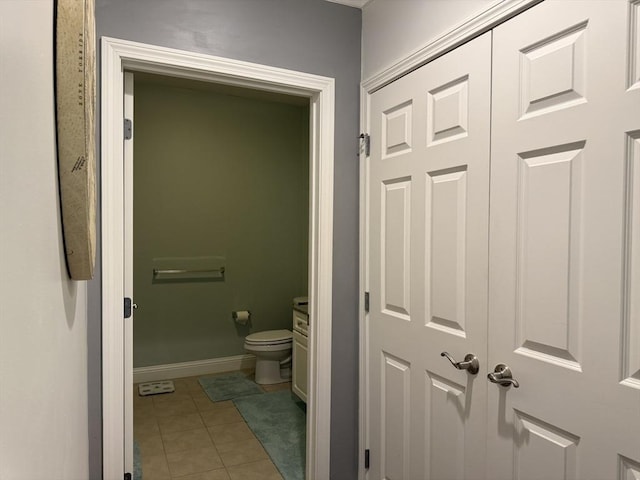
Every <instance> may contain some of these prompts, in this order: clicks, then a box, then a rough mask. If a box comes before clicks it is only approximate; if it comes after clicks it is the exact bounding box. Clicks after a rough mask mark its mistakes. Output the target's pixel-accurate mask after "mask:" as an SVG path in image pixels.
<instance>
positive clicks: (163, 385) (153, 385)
mask: <svg viewBox="0 0 640 480" xmlns="http://www.w3.org/2000/svg"><path fill="white" fill-rule="evenodd" d="M175 391H176V387H174V385H173V381H171V380H163V381H161V382H148V383H141V384H140V385H138V393H139V394H140V396H141V397H146V396H147V395H158V394H159V393H171V392H175Z"/></svg>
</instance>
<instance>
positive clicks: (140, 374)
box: [133, 354, 256, 383]
mask: <svg viewBox="0 0 640 480" xmlns="http://www.w3.org/2000/svg"><path fill="white" fill-rule="evenodd" d="M255 367H256V357H255V356H254V355H249V354H247V355H235V356H232V357H222V358H209V359H207V360H196V361H193V362H182V363H169V364H166V365H151V366H149V367H138V368H134V369H133V383H142V382H155V381H157V380H171V379H172V378H181V377H195V376H197V375H208V374H212V373H221V372H231V371H234V370H244V369H253V368H255Z"/></svg>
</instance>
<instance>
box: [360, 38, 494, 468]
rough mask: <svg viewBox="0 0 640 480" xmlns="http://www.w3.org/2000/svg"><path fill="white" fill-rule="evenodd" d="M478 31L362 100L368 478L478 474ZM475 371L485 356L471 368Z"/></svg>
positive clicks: (487, 47)
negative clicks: (367, 138) (367, 152)
mask: <svg viewBox="0 0 640 480" xmlns="http://www.w3.org/2000/svg"><path fill="white" fill-rule="evenodd" d="M490 55H491V34H490V33H489V34H485V35H483V36H482V37H480V38H478V39H476V40H475V41H473V42H472V43H469V44H467V45H465V46H463V47H460V48H459V49H457V50H456V51H454V52H452V53H450V54H448V55H446V56H444V57H441V58H440V59H438V60H436V61H434V62H432V63H430V64H429V65H426V66H425V67H423V68H421V69H419V70H417V71H416V72H414V73H411V74H409V75H407V76H406V77H403V78H402V79H400V80H398V81H397V82H394V83H393V84H391V85H390V86H388V87H386V88H384V89H382V90H380V91H379V92H377V93H375V94H374V95H373V96H372V98H371V138H372V139H373V142H372V151H371V158H370V182H369V192H368V195H369V198H370V208H369V219H368V221H369V243H370V251H369V269H370V313H369V322H370V327H369V332H370V336H369V345H368V395H369V401H370V409H369V425H370V432H369V448H370V458H371V460H372V462H371V468H370V471H369V478H376V479H378V478H389V479H407V480H409V479H423V478H428V479H445V478H481V477H482V472H483V469H484V457H485V450H484V443H485V442H484V435H485V416H486V413H485V412H486V404H485V402H486V391H487V382H486V379H485V378H484V375H482V374H481V373H477V374H475V375H473V374H470V373H468V372H467V371H465V370H458V369H456V368H454V366H453V365H452V364H451V363H450V362H449V361H448V360H447V359H446V358H445V357H442V356H441V352H444V351H446V352H448V353H449V354H450V355H451V356H452V357H453V358H454V359H455V360H456V361H462V360H463V359H464V357H465V356H466V354H469V353H473V354H475V355H476V356H478V357H479V358H481V359H486V356H487V354H486V349H487V338H486V325H487V257H488V246H487V239H488V207H489V123H490V110H489V104H490V102H489V100H490V75H491V56H490ZM481 368H482V370H481V371H482V372H484V371H485V370H486V365H481Z"/></svg>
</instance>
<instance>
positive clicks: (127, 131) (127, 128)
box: [124, 118, 133, 140]
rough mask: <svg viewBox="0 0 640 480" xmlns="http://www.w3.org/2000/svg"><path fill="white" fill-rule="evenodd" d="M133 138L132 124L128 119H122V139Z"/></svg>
mask: <svg viewBox="0 0 640 480" xmlns="http://www.w3.org/2000/svg"><path fill="white" fill-rule="evenodd" d="M132 137H133V123H132V122H131V120H130V119H129V118H125V119H124V139H125V140H131V138H132Z"/></svg>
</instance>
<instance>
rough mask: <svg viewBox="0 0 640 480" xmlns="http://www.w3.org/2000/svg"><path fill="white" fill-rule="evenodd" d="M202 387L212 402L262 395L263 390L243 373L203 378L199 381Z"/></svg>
mask: <svg viewBox="0 0 640 480" xmlns="http://www.w3.org/2000/svg"><path fill="white" fill-rule="evenodd" d="M198 382H200V385H202V388H203V389H204V391H205V392H206V393H207V395H208V396H209V398H210V399H211V401H212V402H221V401H223V400H233V399H234V398H237V397H244V396H246V395H255V394H256V393H262V389H261V388H260V387H259V386H258V385H257V384H256V383H255V382H253V381H252V380H249V379H248V378H247V377H246V375H244V374H243V373H241V372H233V373H228V374H225V375H218V376H216V377H202V378H199V379H198Z"/></svg>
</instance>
